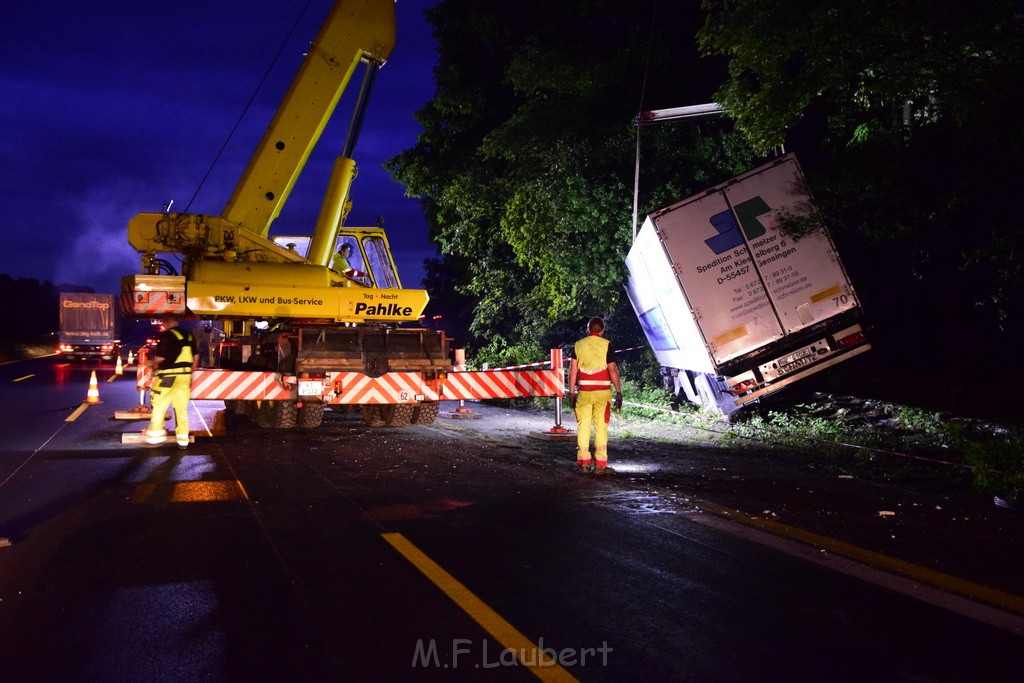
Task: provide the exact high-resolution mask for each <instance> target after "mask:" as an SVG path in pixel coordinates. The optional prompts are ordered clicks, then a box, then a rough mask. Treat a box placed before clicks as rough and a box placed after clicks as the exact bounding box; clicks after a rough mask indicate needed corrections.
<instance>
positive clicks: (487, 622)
mask: <svg viewBox="0 0 1024 683" xmlns="http://www.w3.org/2000/svg"><path fill="white" fill-rule="evenodd" d="M382 536H383V538H384V540H385V541H387V542H388V543H390V544H391V547H393V548H394V549H395V550H397V551H398V552H400V553H401V554H402V556H403V557H405V559H407V560H409V562H411V563H412V565H413V566H414V567H416V568H417V569H419V570H420V571H421V572H422V573H423V575H424V576H426V577H427V578H428V579H430V580H431V581H432V582H433V583H434V585H435V586H437V587H438V588H440V589H441V591H442V592H443V593H444V594H445V595H447V596H448V597H449V598H451V600H452V601H453V602H454V603H455V604H456V605H458V606H459V607H460V608H461V609H462V611H464V612H465V613H466V614H468V615H469V616H470V617H472V618H473V621H475V622H476V623H478V624H480V626H482V627H483V629H484V630H485V631H487V632H488V633H489V634H491V636H493V637H494V639H495V640H497V641H498V642H499V643H501V644H502V645H503V646H504V647H505V648H506V649H509V650H512V651H513V652H515V653H523V655H524V656H523V660H524V666H526V667H527V668H529V669H530V672H531V673H533V675H534V676H536V677H537V678H539V679H540V680H542V681H575V680H576V679H575V678H574V677H573V676H572V674H570V673H569V672H568V671H566V670H565V669H563V668H562V667H561V666H560V665H559V664H558V662H556V661H555V660H554V659H552V658H551V657H550V656H549V655H548V654H547V652H545V650H547V648H545V649H543V650H542V649H540V648H538V647H537V646H536V645H534V644H533V642H532V641H531V640H530V639H529V638H527V637H526V636H524V635H523V634H522V633H520V632H519V631H517V630H516V629H515V627H514V626H512V624H510V623H508V622H507V621H505V620H504V619H502V618H501V616H500V615H499V614H498V613H497V612H495V611H494V610H493V609H491V608H490V607H488V606H487V604H486V603H484V601H483V600H481V599H480V598H478V597H477V596H476V595H474V594H473V593H472V592H471V591H470V590H469V589H468V588H466V587H465V586H463V585H462V584H461V583H459V581H458V580H457V579H456V578H455V577H454V576H452V575H451V574H449V573H448V572H446V571H445V570H444V569H442V568H441V566H440V565H438V564H437V563H436V562H434V561H433V560H431V559H430V558H429V557H427V556H426V555H425V554H424V553H423V551H422V550H420V549H419V548H417V547H416V546H414V545H413V544H412V543H410V542H409V540H408V539H407V538H406V537H405V536H403V535H402V534H397V533H388V534H382ZM527 653H528V654H527ZM531 663H532V664H531Z"/></svg>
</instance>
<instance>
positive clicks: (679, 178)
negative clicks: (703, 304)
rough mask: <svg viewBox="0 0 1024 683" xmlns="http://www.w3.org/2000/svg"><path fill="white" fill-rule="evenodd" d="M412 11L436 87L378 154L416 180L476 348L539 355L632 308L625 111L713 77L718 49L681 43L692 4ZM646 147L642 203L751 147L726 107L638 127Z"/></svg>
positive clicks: (449, 3) (630, 115) (746, 155)
mask: <svg viewBox="0 0 1024 683" xmlns="http://www.w3.org/2000/svg"><path fill="white" fill-rule="evenodd" d="M427 16H428V19H429V20H430V21H431V23H432V24H433V25H434V26H435V37H436V38H437V40H438V65H437V67H436V69H435V80H436V83H437V91H436V94H435V96H434V98H433V100H432V101H431V102H430V103H428V104H427V106H426V107H424V109H422V110H421V111H420V112H418V114H417V119H418V121H419V122H420V124H421V125H422V126H423V132H422V133H421V134H420V136H419V138H418V142H417V144H416V146H415V147H414V148H412V149H410V150H407V151H406V152H403V153H402V154H400V155H398V156H397V157H395V158H394V159H392V160H391V162H390V163H389V169H390V170H391V172H392V173H393V174H394V175H395V177H396V178H398V179H399V180H400V181H401V182H403V183H404V184H406V186H407V192H408V194H410V195H413V196H419V197H422V198H424V206H425V207H426V210H427V215H428V220H429V222H430V225H431V236H432V239H433V240H434V241H435V242H436V243H437V244H438V246H439V248H440V250H441V252H442V253H443V254H445V255H448V256H449V257H450V258H449V259H448V260H447V263H449V264H450V265H453V267H454V268H455V270H454V272H452V273H451V275H452V277H453V278H457V280H458V281H457V283H456V285H455V289H456V290H457V291H458V292H459V293H461V294H463V295H465V296H468V297H470V298H471V300H473V301H475V308H474V311H473V322H472V325H471V331H472V334H473V335H474V336H475V337H476V338H477V339H478V340H479V341H480V343H479V345H478V347H479V349H480V351H481V353H482V355H483V356H484V357H485V358H488V359H489V360H491V361H492V362H495V363H500V362H504V361H510V362H512V361H514V362H524V361H531V360H537V359H538V358H543V357H545V356H546V348H548V347H549V346H552V345H557V344H558V343H565V342H567V341H568V339H572V338H575V336H578V334H577V332H578V328H579V325H580V321H581V320H584V319H586V318H588V317H590V316H591V315H593V314H596V313H604V314H607V315H615V314H618V315H620V316H621V315H622V312H623V311H625V314H626V315H628V316H629V317H632V312H631V311H628V308H629V307H628V305H627V306H625V307H624V308H623V307H622V305H621V301H622V291H623V289H622V287H623V283H624V280H625V270H624V264H623V259H624V257H625V254H626V251H627V250H628V248H629V243H630V239H631V234H632V225H631V215H632V200H633V196H632V188H633V169H634V162H635V154H636V131H635V128H634V126H633V120H634V118H635V117H636V116H637V113H638V111H639V110H641V109H645V108H649V109H654V108H664V107H669V106H679V105H682V104H689V103H699V102H705V101H707V99H708V97H709V95H710V93H711V92H712V90H713V88H714V87H716V86H717V84H718V83H720V82H721V77H722V71H721V62H720V61H717V62H716V61H707V63H705V62H702V61H701V60H700V59H699V55H698V54H697V52H696V47H695V43H694V40H693V38H692V36H693V34H694V32H695V31H696V28H697V21H698V20H699V16H698V15H697V14H696V13H695V12H693V11H692V10H688V9H681V8H677V7H675V6H674V5H671V4H670V3H658V2H655V1H654V0H651V1H649V2H639V3H622V2H611V1H610V0H563V1H561V2H542V1H540V0H522V1H521V2H517V3H479V2H475V1H473V0H443V1H442V2H440V3H439V4H438V5H436V6H435V7H434V8H433V9H431V10H429V11H428V13H427ZM716 74H717V75H716ZM643 150H644V162H643V184H642V190H643V192H642V195H641V207H642V209H645V210H653V209H655V208H660V207H661V206H664V205H666V204H668V203H671V202H673V201H676V200H678V199H680V198H682V197H685V196H687V195H688V194H690V193H692V192H693V191H696V190H697V189H700V188H701V187H705V186H707V185H709V184H712V183H714V182H717V181H719V180H723V179H725V178H728V177H729V176H731V175H733V174H735V173H737V172H739V171H742V170H745V169H746V168H747V167H748V165H749V161H750V158H751V154H750V151H749V149H748V148H746V147H745V145H744V144H743V143H742V142H740V141H739V137H738V135H736V134H735V133H734V132H733V131H732V129H731V126H730V125H729V124H728V123H723V122H717V123H709V124H701V125H699V126H698V125H693V124H688V125H685V126H664V127H659V128H657V129H653V128H652V129H650V130H649V131H645V132H644V136H643Z"/></svg>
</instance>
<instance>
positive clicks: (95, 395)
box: [85, 370, 100, 404]
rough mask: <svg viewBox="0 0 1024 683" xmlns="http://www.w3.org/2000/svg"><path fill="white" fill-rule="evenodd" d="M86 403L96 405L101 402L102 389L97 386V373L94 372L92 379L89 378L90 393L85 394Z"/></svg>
mask: <svg viewBox="0 0 1024 683" xmlns="http://www.w3.org/2000/svg"><path fill="white" fill-rule="evenodd" d="M85 402H86V403H89V404H96V403H99V402H100V388H99V386H98V385H97V384H96V371H95V370H93V371H92V377H90V378H89V391H88V392H87V393H86V394H85Z"/></svg>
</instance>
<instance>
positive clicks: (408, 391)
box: [326, 372, 439, 405]
mask: <svg viewBox="0 0 1024 683" xmlns="http://www.w3.org/2000/svg"><path fill="white" fill-rule="evenodd" d="M328 384H329V385H330V387H331V389H332V391H333V392H334V395H333V396H328V397H327V398H326V402H327V403H333V404H344V405H367V404H392V403H419V402H420V401H437V400H438V398H439V397H438V392H437V389H436V388H435V383H434V382H427V381H425V380H424V379H423V376H422V375H421V374H420V373H418V372H389V373H387V374H384V375H381V376H380V377H368V376H366V375H364V374H363V373H361V372H332V373H329V375H328Z"/></svg>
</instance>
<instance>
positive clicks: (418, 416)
mask: <svg viewBox="0 0 1024 683" xmlns="http://www.w3.org/2000/svg"><path fill="white" fill-rule="evenodd" d="M437 408H438V403H437V401H431V402H429V403H421V404H419V405H418V406H416V407H415V408H414V409H413V411H412V423H413V424H414V425H429V424H433V423H434V418H436V417H437Z"/></svg>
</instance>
